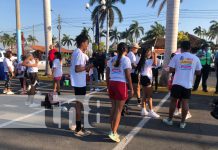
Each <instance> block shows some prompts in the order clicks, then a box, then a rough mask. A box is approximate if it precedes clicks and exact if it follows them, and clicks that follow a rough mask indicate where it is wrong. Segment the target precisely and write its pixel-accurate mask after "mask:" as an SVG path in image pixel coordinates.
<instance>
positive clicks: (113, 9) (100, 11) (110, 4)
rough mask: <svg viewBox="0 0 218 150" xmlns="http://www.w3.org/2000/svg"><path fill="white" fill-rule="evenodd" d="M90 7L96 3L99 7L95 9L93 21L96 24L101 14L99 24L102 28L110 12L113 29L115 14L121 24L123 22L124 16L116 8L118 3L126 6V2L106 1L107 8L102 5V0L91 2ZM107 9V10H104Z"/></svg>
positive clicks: (110, 24)
mask: <svg viewBox="0 0 218 150" xmlns="http://www.w3.org/2000/svg"><path fill="white" fill-rule="evenodd" d="M89 3H90V5H91V6H93V5H94V4H95V3H97V6H96V7H95V8H94V10H93V12H92V15H91V19H92V21H93V23H94V24H95V23H96V17H97V16H98V14H99V22H100V24H101V27H103V24H104V22H105V21H106V20H107V12H109V16H108V17H109V27H110V28H111V27H112V26H113V24H114V18H115V13H116V14H117V16H118V20H119V22H122V21H123V15H122V12H121V11H120V9H119V8H118V7H117V6H115V5H116V4H118V3H121V4H125V3H126V0H106V4H105V6H106V7H105V6H104V5H103V4H101V0H90V2H89ZM103 8H105V9H103Z"/></svg>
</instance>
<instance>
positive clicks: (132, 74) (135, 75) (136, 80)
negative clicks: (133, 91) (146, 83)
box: [131, 73, 139, 84]
mask: <svg viewBox="0 0 218 150" xmlns="http://www.w3.org/2000/svg"><path fill="white" fill-rule="evenodd" d="M131 78H132V83H136V84H138V82H139V75H138V74H136V73H131Z"/></svg>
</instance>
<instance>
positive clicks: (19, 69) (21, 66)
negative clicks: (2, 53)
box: [17, 61, 26, 74]
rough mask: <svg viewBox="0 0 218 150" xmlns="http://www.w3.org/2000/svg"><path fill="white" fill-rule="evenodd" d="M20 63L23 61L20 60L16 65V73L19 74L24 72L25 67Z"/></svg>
mask: <svg viewBox="0 0 218 150" xmlns="http://www.w3.org/2000/svg"><path fill="white" fill-rule="evenodd" d="M22 63H23V62H22V61H21V62H19V63H18V65H17V71H18V74H21V72H23V73H24V72H25V71H26V67H25V66H23V65H22Z"/></svg>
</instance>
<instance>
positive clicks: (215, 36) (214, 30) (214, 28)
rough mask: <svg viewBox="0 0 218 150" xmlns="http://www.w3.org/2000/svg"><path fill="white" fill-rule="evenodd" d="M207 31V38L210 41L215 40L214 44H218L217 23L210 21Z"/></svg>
mask: <svg viewBox="0 0 218 150" xmlns="http://www.w3.org/2000/svg"><path fill="white" fill-rule="evenodd" d="M210 23H211V26H210V29H209V38H210V39H211V40H214V39H216V44H218V21H215V20H212V21H211V22H210Z"/></svg>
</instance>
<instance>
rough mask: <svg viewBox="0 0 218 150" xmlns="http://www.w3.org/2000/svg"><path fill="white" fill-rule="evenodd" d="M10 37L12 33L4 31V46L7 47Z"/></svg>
mask: <svg viewBox="0 0 218 150" xmlns="http://www.w3.org/2000/svg"><path fill="white" fill-rule="evenodd" d="M9 39H10V35H9V34H7V33H4V34H3V35H2V36H1V43H2V44H3V47H4V48H5V46H7V45H8V41H9Z"/></svg>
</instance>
